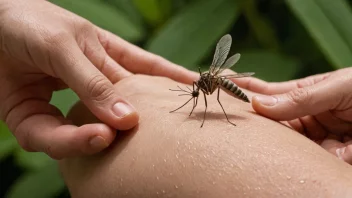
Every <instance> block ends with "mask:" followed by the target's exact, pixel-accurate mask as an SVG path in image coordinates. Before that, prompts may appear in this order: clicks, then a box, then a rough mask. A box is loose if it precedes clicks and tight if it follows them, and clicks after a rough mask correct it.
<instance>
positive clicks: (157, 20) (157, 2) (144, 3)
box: [132, 0, 172, 26]
mask: <svg viewBox="0 0 352 198" xmlns="http://www.w3.org/2000/svg"><path fill="white" fill-rule="evenodd" d="M132 2H133V3H134V5H135V6H136V7H137V8H138V10H139V12H140V13H141V14H142V16H144V18H145V19H146V21H148V23H150V24H152V25H154V26H157V25H159V24H161V23H162V22H163V21H164V20H165V19H166V17H167V16H169V15H170V12H171V7H172V1H171V0H133V1H132Z"/></svg>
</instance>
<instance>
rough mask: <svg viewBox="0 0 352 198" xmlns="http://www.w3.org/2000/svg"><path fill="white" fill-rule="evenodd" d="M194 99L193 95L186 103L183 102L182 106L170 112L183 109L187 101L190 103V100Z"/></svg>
mask: <svg viewBox="0 0 352 198" xmlns="http://www.w3.org/2000/svg"><path fill="white" fill-rule="evenodd" d="M192 99H193V97H192V98H191V99H189V100H188V101H187V102H186V103H185V104H183V105H182V106H180V107H179V108H177V109H175V110H173V111H170V113H172V112H175V111H177V110H179V109H181V108H182V107H184V106H185V105H186V104H187V103H189V101H191V100H192Z"/></svg>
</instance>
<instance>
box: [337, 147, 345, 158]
mask: <svg viewBox="0 0 352 198" xmlns="http://www.w3.org/2000/svg"><path fill="white" fill-rule="evenodd" d="M345 150H346V147H342V148H338V149H336V155H337V157H338V158H339V159H341V160H343V158H342V154H344V153H345Z"/></svg>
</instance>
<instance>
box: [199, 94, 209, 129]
mask: <svg viewBox="0 0 352 198" xmlns="http://www.w3.org/2000/svg"><path fill="white" fill-rule="evenodd" d="M203 95H204V102H205V111H204V116H203V122H202V125H201V126H200V127H201V128H202V127H203V124H204V121H205V114H206V113H207V108H208V102H207V97H206V96H205V93H204V92H203Z"/></svg>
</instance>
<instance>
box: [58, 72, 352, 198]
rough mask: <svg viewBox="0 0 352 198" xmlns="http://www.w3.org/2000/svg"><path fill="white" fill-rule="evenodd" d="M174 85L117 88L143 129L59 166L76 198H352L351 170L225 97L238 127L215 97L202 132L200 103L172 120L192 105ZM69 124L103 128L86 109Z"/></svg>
mask: <svg viewBox="0 0 352 198" xmlns="http://www.w3.org/2000/svg"><path fill="white" fill-rule="evenodd" d="M132 85H133V86H132ZM177 85H180V84H179V83H177V82H175V81H173V80H170V79H167V78H163V77H148V76H143V75H134V76H131V77H128V78H125V79H123V80H122V81H120V82H119V83H117V84H115V85H114V86H115V88H116V89H118V90H121V91H122V92H121V93H123V94H124V96H125V97H126V98H128V100H129V101H131V102H133V104H135V107H136V108H137V110H138V111H139V112H140V116H141V117H140V122H139V124H138V126H137V127H136V128H134V129H133V130H130V131H127V132H117V136H116V138H115V141H114V142H113V143H112V144H111V146H110V147H109V148H108V149H106V150H104V151H102V152H100V153H97V154H94V155H91V156H84V157H75V158H67V159H64V160H61V161H59V165H60V170H61V172H62V176H63V178H64V180H65V182H66V184H67V186H68V188H69V190H70V192H71V196H72V197H74V198H75V197H78V198H79V197H104V198H105V197H205V198H207V197H350V196H352V192H351V191H352V188H351V187H352V178H351V175H352V168H351V166H350V165H348V164H347V163H345V162H343V161H342V160H339V159H338V158H336V157H335V156H333V155H331V154H330V153H328V152H327V151H325V150H324V149H323V148H322V147H320V146H319V145H318V144H316V143H314V142H313V141H311V140H309V139H307V138H306V137H304V136H303V135H301V134H300V133H297V132H296V131H294V130H292V129H291V128H289V127H287V126H285V125H283V124H281V123H278V122H275V121H272V120H269V119H267V118H265V117H262V116H260V115H257V114H256V113H255V112H254V111H253V109H252V108H251V105H250V104H248V103H244V102H242V101H239V100H237V99H235V98H232V97H230V96H229V95H227V94H225V93H224V92H221V93H220V94H221V95H220V99H221V102H222V104H223V106H224V107H225V110H226V112H227V114H228V116H229V119H230V120H231V121H232V122H234V123H235V124H236V125H237V126H233V125H231V124H229V123H228V122H227V121H226V118H225V116H224V114H223V112H222V110H221V107H220V105H219V104H218V103H217V100H216V95H212V96H209V97H207V99H208V113H207V117H206V121H205V124H204V126H203V127H202V128H200V125H201V122H202V119H203V112H204V100H203V99H202V97H200V99H199V101H198V106H197V107H196V109H195V110H194V114H193V115H191V116H188V115H189V112H190V110H191V107H192V105H191V104H189V105H187V106H185V107H184V108H182V109H180V110H179V111H177V112H175V113H169V111H170V110H173V109H176V108H177V107H179V106H181V105H182V104H183V103H184V102H185V101H186V100H187V99H188V98H187V97H185V96H184V97H178V96H177V94H178V93H177V92H171V91H169V90H168V89H169V88H176V86H177ZM181 87H184V85H181ZM244 91H245V93H246V94H248V95H249V96H252V95H253V93H251V92H249V91H246V90H244ZM68 117H69V119H71V120H72V121H73V122H74V123H75V124H77V125H83V126H86V127H89V123H95V122H99V121H98V120H97V119H96V118H95V117H94V116H93V115H92V114H91V113H89V111H88V109H87V108H86V107H85V106H84V105H83V104H82V103H78V104H77V105H75V106H74V107H73V108H72V109H71V112H70V114H69V115H68ZM87 124H88V125H87ZM70 143H71V144H74V142H70Z"/></svg>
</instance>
